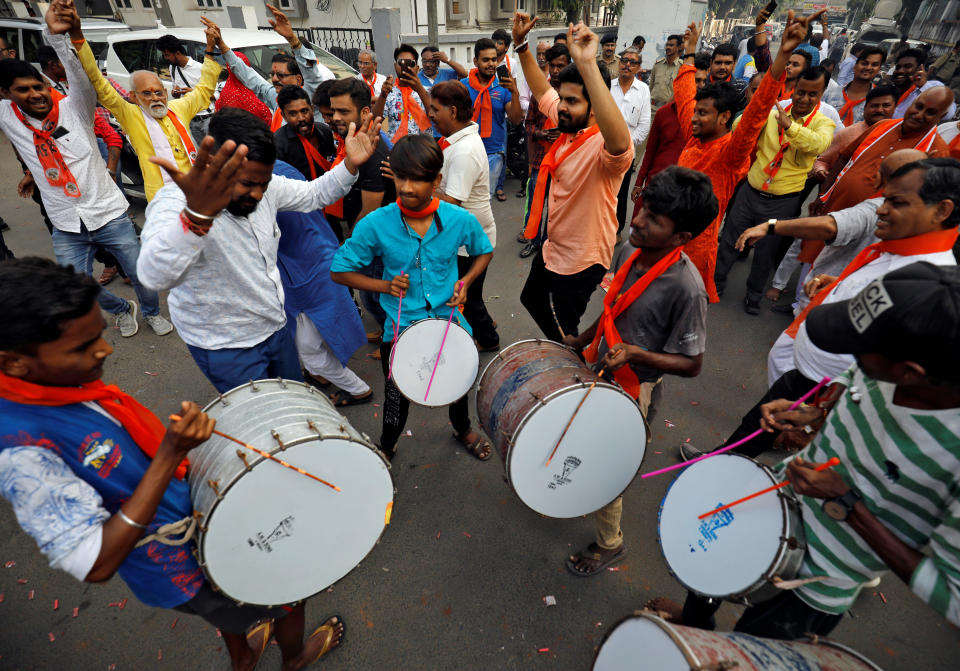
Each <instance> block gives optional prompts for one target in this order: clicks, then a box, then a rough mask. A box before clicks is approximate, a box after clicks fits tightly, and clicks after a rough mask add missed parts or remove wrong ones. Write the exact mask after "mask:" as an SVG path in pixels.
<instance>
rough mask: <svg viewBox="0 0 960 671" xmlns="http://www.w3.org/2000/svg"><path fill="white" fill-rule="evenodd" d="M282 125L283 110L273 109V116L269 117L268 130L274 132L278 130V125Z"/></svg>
mask: <svg viewBox="0 0 960 671" xmlns="http://www.w3.org/2000/svg"><path fill="white" fill-rule="evenodd" d="M282 125H283V112H282V111H280V108H279V107H278V108H277V109H275V110H273V118H272V119H270V132H271V133H276V132H277V131H278V130H280V127H281V126H282Z"/></svg>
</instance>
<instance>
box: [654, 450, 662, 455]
mask: <svg viewBox="0 0 960 671" xmlns="http://www.w3.org/2000/svg"><path fill="white" fill-rule="evenodd" d="M654 454H663V452H661V451H660V450H655V451H654Z"/></svg>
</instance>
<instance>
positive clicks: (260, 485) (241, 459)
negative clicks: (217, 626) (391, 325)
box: [189, 379, 393, 606]
mask: <svg viewBox="0 0 960 671" xmlns="http://www.w3.org/2000/svg"><path fill="white" fill-rule="evenodd" d="M204 412H206V413H208V414H209V415H210V416H211V417H213V418H215V419H216V420H217V429H218V430H220V431H223V432H224V433H226V434H229V435H231V436H234V437H236V438H239V439H240V440H242V441H244V442H246V443H249V444H250V445H252V446H254V447H256V448H259V449H261V450H264V451H265V452H269V453H271V454H272V455H274V456H276V457H277V458H278V459H283V460H284V461H286V462H288V463H290V464H291V465H293V466H297V467H299V468H302V469H303V470H305V471H307V472H308V473H311V474H313V475H315V476H316V477H319V478H322V479H324V480H326V481H328V482H330V483H332V484H334V485H336V486H337V487H340V490H341V491H335V490H333V489H331V488H330V487H327V486H326V485H323V484H321V483H319V482H317V481H316V480H313V479H311V478H308V477H306V476H304V475H301V474H300V473H297V472H296V471H293V470H291V469H289V468H285V467H283V466H282V465H280V464H278V463H276V462H274V461H271V460H268V459H266V458H264V457H261V456H260V455H258V454H256V453H255V452H252V451H251V450H248V449H246V448H244V447H241V446H240V445H238V444H236V443H234V442H232V441H229V440H227V439H226V438H223V437H221V436H217V435H214V436H212V437H211V438H210V440H208V441H207V442H206V443H204V444H203V445H202V446H201V447H199V448H197V449H196V450H194V451H193V452H191V453H190V471H189V473H190V475H189V482H190V496H191V498H192V500H193V507H194V510H195V511H196V512H195V514H196V515H199V519H200V526H199V531H198V536H197V552H198V559H199V561H200V566H201V567H202V568H203V571H204V573H205V574H206V577H207V579H208V580H209V581H210V583H211V584H212V585H213V586H214V587H215V588H217V589H219V590H220V591H222V592H223V593H224V594H226V595H227V596H229V597H231V598H232V599H234V600H236V601H239V602H242V603H250V604H257V605H263V606H274V605H278V604H285V603H292V602H295V601H300V600H301V599H305V598H307V597H309V596H311V595H313V594H316V593H317V592H319V591H321V590H323V589H326V588H327V587H328V586H330V585H331V584H332V583H334V582H336V581H337V580H339V579H340V578H342V577H343V576H345V575H346V574H347V573H349V572H350V571H351V570H352V569H353V568H354V567H355V566H356V565H357V564H359V563H360V561H361V560H362V559H363V558H364V557H365V556H366V555H367V554H368V553H369V552H370V551H371V550H372V549H373V546H374V545H375V544H376V543H377V541H378V539H379V538H380V534H381V533H383V529H384V526H385V525H386V524H387V523H388V522H389V517H390V511H391V509H392V507H393V481H392V479H391V477H390V472H389V467H388V465H387V463H386V461H385V460H384V459H383V457H382V455H380V454H379V453H378V452H377V451H375V449H374V448H373V446H372V445H371V444H370V442H369V440H367V439H366V437H365V436H363V435H362V434H361V433H359V432H358V431H357V430H356V429H354V428H353V427H352V426H350V423H349V422H347V420H346V419H345V418H344V417H343V416H342V415H341V414H340V413H338V412H337V411H336V410H335V409H334V407H333V404H332V403H331V402H330V400H329V399H328V398H327V397H326V395H324V394H322V393H318V392H317V391H316V390H315V389H314V388H313V387H310V386H307V385H305V384H303V383H301V382H293V381H292V380H279V379H278V380H258V381H256V382H250V383H249V384H245V385H242V386H240V387H237V388H236V389H232V390H230V391H228V392H227V393H225V394H223V395H221V396H220V397H219V398H218V399H217V400H215V401H214V402H213V403H211V404H210V405H208V406H207V407H206V408H204Z"/></svg>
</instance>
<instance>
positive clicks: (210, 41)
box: [203, 21, 222, 51]
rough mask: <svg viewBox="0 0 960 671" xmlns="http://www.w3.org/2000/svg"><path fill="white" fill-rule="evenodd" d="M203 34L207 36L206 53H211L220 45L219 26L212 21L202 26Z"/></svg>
mask: <svg viewBox="0 0 960 671" xmlns="http://www.w3.org/2000/svg"><path fill="white" fill-rule="evenodd" d="M203 34H204V35H206V36H207V51H212V50H213V47H215V46H217V45H218V44H220V40H221V39H222V38H221V36H220V26H218V25H217V24H215V23H214V22H213V21H208V22H207V23H205V24H204V28H203Z"/></svg>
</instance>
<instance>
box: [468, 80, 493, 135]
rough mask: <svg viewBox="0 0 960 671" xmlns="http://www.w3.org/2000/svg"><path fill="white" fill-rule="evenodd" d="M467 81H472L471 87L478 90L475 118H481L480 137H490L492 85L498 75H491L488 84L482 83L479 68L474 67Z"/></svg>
mask: <svg viewBox="0 0 960 671" xmlns="http://www.w3.org/2000/svg"><path fill="white" fill-rule="evenodd" d="M467 81H468V82H470V88H472V89H473V90H474V91H476V92H477V99H476V100H474V101H473V120H474V121H477V119H479V122H478V123H479V124H480V137H490V134H491V133H492V132H493V99H492V98H491V97H490V87H491V86H493V82H494V81H496V77H491V78H490V81H488V82H487V83H486V85H484V84H481V83H480V77H479V76H478V70H477V68H474V69H473V70H471V71H470V76H469V77H467Z"/></svg>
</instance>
